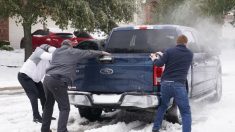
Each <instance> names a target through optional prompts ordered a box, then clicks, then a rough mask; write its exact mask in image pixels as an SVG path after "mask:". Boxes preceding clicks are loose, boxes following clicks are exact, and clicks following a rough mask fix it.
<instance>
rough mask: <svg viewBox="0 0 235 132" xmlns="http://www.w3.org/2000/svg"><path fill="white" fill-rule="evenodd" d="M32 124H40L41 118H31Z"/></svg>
mask: <svg viewBox="0 0 235 132" xmlns="http://www.w3.org/2000/svg"><path fill="white" fill-rule="evenodd" d="M33 122H35V123H42V117H38V118H36V117H34V118H33Z"/></svg>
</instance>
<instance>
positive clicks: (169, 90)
mask: <svg viewBox="0 0 235 132" xmlns="http://www.w3.org/2000/svg"><path fill="white" fill-rule="evenodd" d="M161 95H162V96H161V104H160V106H159V108H158V110H157V114H156V118H155V121H154V125H153V132H154V131H158V130H159V129H160V127H161V124H162V120H163V117H164V113H165V112H166V110H167V108H168V105H169V102H170V99H171V98H172V97H173V98H174V100H175V102H176V104H177V105H178V107H179V110H180V114H181V116H182V124H183V132H191V123H192V119H191V110H190V106H189V99H188V94H187V90H186V87H185V85H184V84H182V83H178V82H163V83H161Z"/></svg>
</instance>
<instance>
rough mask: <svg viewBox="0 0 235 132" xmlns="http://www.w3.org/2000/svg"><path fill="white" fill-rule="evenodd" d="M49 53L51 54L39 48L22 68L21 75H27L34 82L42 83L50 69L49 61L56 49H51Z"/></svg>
mask: <svg viewBox="0 0 235 132" xmlns="http://www.w3.org/2000/svg"><path fill="white" fill-rule="evenodd" d="M48 51H49V52H51V53H49V52H46V51H45V50H44V49H42V48H41V47H37V48H36V49H35V51H34V52H33V53H32V55H31V56H30V57H29V58H28V59H27V60H26V62H25V63H24V64H23V66H22V67H21V69H20V73H24V74H26V75H27V76H28V77H30V78H31V79H32V80H33V81H34V82H40V81H41V80H42V79H43V77H44V75H45V72H46V69H47V68H48V67H49V61H50V60H51V58H52V52H53V51H55V48H54V47H51V48H49V49H48Z"/></svg>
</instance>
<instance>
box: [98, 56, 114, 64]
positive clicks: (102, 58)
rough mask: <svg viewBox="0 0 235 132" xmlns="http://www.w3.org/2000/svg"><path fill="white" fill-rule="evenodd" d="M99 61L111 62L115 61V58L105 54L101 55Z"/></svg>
mask: <svg viewBox="0 0 235 132" xmlns="http://www.w3.org/2000/svg"><path fill="white" fill-rule="evenodd" d="M98 61H99V62H100V63H108V64H109V63H113V61H114V58H113V57H112V56H107V55H105V56H101V57H100V58H98Z"/></svg>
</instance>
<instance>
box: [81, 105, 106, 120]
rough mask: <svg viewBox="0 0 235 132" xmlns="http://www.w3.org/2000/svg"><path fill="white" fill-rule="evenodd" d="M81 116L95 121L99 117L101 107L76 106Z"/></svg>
mask: <svg viewBox="0 0 235 132" xmlns="http://www.w3.org/2000/svg"><path fill="white" fill-rule="evenodd" d="M78 111H79V114H80V116H81V117H84V118H86V119H88V120H89V121H95V120H97V119H99V118H100V116H101V114H102V109H99V108H91V107H80V108H78Z"/></svg>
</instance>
